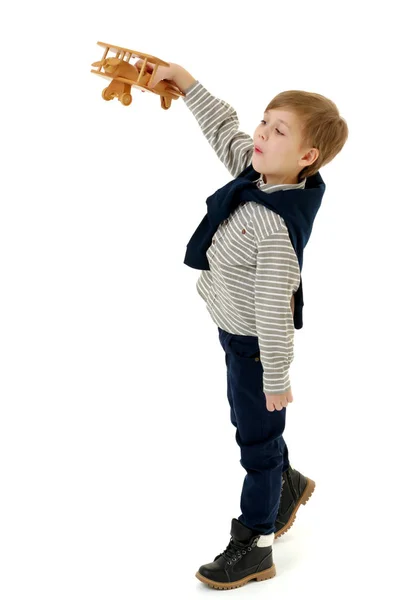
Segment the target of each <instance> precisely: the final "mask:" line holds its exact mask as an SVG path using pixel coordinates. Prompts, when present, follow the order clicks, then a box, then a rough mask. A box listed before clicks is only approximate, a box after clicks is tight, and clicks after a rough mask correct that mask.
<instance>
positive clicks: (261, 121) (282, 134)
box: [261, 120, 285, 135]
mask: <svg viewBox="0 0 400 600" xmlns="http://www.w3.org/2000/svg"><path fill="white" fill-rule="evenodd" d="M261 123H264V125H265V123H266V121H264V120H262V121H261ZM275 131H277V132H278V133H280V134H281V135H285V134H284V133H282V132H281V131H279V129H277V128H276V127H275Z"/></svg>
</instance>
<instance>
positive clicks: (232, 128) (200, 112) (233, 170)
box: [174, 71, 254, 177]
mask: <svg viewBox="0 0 400 600" xmlns="http://www.w3.org/2000/svg"><path fill="white" fill-rule="evenodd" d="M186 73H187V71H186ZM188 75H189V74H188ZM177 77H179V74H178V75H177ZM190 77H191V76H190ZM174 81H176V82H177V85H179V86H180V84H179V81H177V80H176V79H175V78H174ZM185 83H186V84H187V85H186V86H185V89H183V88H182V87H181V89H182V90H183V91H184V92H185V94H186V96H184V97H182V98H183V100H184V102H185V104H186V106H187V107H188V108H189V109H190V111H191V112H192V113H193V115H194V116H195V118H196V119H197V122H198V124H199V125H200V127H201V129H202V131H203V133H204V135H205V137H206V138H207V140H208V141H209V143H210V144H211V146H212V148H213V149H214V150H215V152H216V154H217V156H218V158H219V159H220V160H221V161H222V162H223V164H224V165H225V166H226V168H227V169H228V171H229V172H230V174H231V175H232V177H237V176H238V175H239V173H241V172H242V171H243V170H244V169H245V168H246V167H248V166H249V165H250V164H251V158H252V154H253V150H254V142H253V138H252V137H251V136H250V135H248V134H247V133H245V132H244V131H239V119H238V116H237V114H236V111H235V109H234V108H232V107H231V106H230V105H229V104H228V103H227V102H225V101H224V100H220V99H219V98H216V97H215V96H213V95H212V94H211V93H210V92H209V91H208V90H207V89H206V88H205V87H204V86H203V85H202V84H201V83H200V82H199V81H198V80H196V79H194V78H193V77H191V80H190V79H189V78H188V77H187V76H186V80H185Z"/></svg>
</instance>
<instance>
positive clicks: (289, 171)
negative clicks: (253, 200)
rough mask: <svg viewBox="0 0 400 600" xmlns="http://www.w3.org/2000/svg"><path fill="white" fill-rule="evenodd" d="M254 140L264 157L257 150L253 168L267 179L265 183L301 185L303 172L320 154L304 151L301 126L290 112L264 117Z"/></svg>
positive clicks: (278, 112)
mask: <svg viewBox="0 0 400 600" xmlns="http://www.w3.org/2000/svg"><path fill="white" fill-rule="evenodd" d="M282 121H284V123H283V122H282ZM253 138H254V146H257V147H259V148H260V149H261V151H262V154H260V153H258V152H256V150H255V148H254V151H253V156H252V165H253V168H254V169H255V170H256V171H257V172H258V173H261V174H262V175H263V180H264V183H275V184H277V183H299V182H298V174H299V172H300V171H301V170H302V169H303V168H304V167H306V166H307V165H309V164H311V163H313V162H314V161H315V160H316V158H317V157H318V154H319V152H318V150H317V149H316V148H305V147H303V144H302V136H301V126H300V122H299V121H298V118H297V117H296V115H295V114H294V113H293V112H290V111H287V110H281V109H272V110H269V111H267V112H266V113H264V117H263V121H261V122H260V124H259V125H258V127H257V128H256V130H255V132H254V136H253Z"/></svg>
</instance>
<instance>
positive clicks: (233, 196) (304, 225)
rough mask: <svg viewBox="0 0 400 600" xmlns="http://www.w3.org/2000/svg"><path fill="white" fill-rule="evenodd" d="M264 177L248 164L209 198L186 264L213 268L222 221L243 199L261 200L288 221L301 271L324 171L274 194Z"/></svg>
mask: <svg viewBox="0 0 400 600" xmlns="http://www.w3.org/2000/svg"><path fill="white" fill-rule="evenodd" d="M259 177H260V173H258V172H257V171H256V170H255V169H254V168H253V165H249V166H248V167H246V168H245V169H244V170H243V171H242V172H241V173H240V174H239V175H238V176H237V177H236V178H235V179H233V180H232V181H229V182H228V183H227V184H226V185H224V186H223V187H222V188H220V189H218V190H217V191H216V192H214V194H212V195H211V196H209V198H207V200H206V204H207V214H206V215H205V217H204V218H203V220H202V221H201V223H200V225H199V226H198V227H197V229H196V231H195V232H194V233H193V235H192V237H191V238H190V240H189V243H188V244H187V247H186V254H185V259H184V261H183V262H184V264H185V265H187V266H188V267H192V268H193V269H201V270H207V271H209V270H210V265H209V263H208V260H207V256H206V252H207V249H208V248H209V246H210V244H211V242H212V237H213V235H214V233H215V232H216V231H217V229H218V226H219V224H220V223H221V222H222V221H224V220H225V219H227V218H228V216H229V215H230V214H231V213H232V212H233V211H234V210H235V209H236V208H237V206H238V205H239V204H241V203H242V202H249V201H252V202H258V203H260V204H263V205H264V206H266V207H267V208H269V209H271V210H272V211H274V212H275V213H277V214H278V215H280V216H281V217H282V218H283V220H284V221H285V223H286V226H287V229H288V232H289V237H290V240H291V242H292V246H293V248H294V250H295V252H296V255H297V258H298V261H299V267H300V273H301V269H302V267H303V250H304V247H305V246H306V244H307V242H308V240H309V237H310V235H311V230H312V227H313V223H314V219H315V216H316V214H317V212H318V210H319V207H320V206H321V201H322V196H323V195H324V192H325V183H324V181H323V180H322V177H321V175H320V172H319V171H318V172H317V173H315V175H311V177H307V179H306V184H305V187H304V189H301V188H294V189H286V190H277V191H275V192H271V193H270V194H268V193H265V192H263V191H262V190H260V189H259V188H258V187H257V185H256V183H255V181H256V180H258V179H259ZM294 300H295V304H294V315H293V318H294V327H295V329H301V328H302V327H303V306H304V301H303V282H302V279H301V275H300V285H299V288H298V290H297V292H296V293H295V295H294Z"/></svg>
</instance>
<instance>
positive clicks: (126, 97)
mask: <svg viewBox="0 0 400 600" xmlns="http://www.w3.org/2000/svg"><path fill="white" fill-rule="evenodd" d="M121 102H122V104H123V105H124V106H129V105H130V103H131V102H132V96H131V94H122V96H121Z"/></svg>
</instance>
